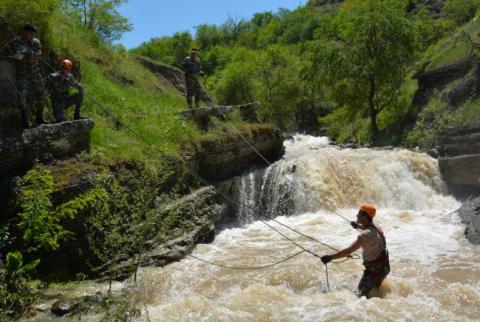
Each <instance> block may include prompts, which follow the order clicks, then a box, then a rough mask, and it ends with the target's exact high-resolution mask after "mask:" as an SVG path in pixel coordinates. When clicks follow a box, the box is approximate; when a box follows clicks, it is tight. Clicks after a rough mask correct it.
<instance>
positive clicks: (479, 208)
mask: <svg viewBox="0 0 480 322" xmlns="http://www.w3.org/2000/svg"><path fill="white" fill-rule="evenodd" d="M455 214H457V215H458V216H460V218H461V219H462V222H463V223H464V224H465V225H466V227H467V228H466V230H465V235H466V237H467V239H468V240H469V241H470V242H472V243H473V244H477V245H479V244H480V197H477V198H475V199H469V200H466V201H465V202H464V203H463V204H462V207H460V209H458V210H457V211H455Z"/></svg>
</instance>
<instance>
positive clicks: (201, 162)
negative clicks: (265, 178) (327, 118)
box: [194, 124, 285, 182]
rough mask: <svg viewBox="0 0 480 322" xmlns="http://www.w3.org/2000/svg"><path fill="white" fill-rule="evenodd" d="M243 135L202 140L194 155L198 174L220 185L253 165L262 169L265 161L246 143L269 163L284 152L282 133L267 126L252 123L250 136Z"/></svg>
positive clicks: (234, 134)
mask: <svg viewBox="0 0 480 322" xmlns="http://www.w3.org/2000/svg"><path fill="white" fill-rule="evenodd" d="M242 136H243V138H242V137H241V136H240V135H239V134H238V133H232V134H230V135H225V136H224V137H222V140H221V142H219V141H218V139H211V140H209V139H205V140H202V141H201V142H200V147H199V148H198V149H197V152H196V155H195V156H194V158H195V160H196V161H197V166H198V172H199V174H200V175H201V176H202V177H204V178H206V179H207V180H210V181H214V182H219V181H222V180H225V179H228V178H231V177H234V176H236V175H239V174H241V173H242V172H244V171H245V170H247V169H249V168H251V167H252V166H255V165H263V166H265V165H266V162H265V160H263V159H262V157H260V156H259V155H258V154H257V153H256V152H255V151H254V150H253V149H252V147H250V146H249V144H251V145H252V146H253V147H254V148H255V149H256V150H257V151H258V152H259V153H260V154H262V155H263V156H264V157H265V158H266V159H267V160H268V161H270V162H272V163H273V162H275V161H277V160H278V159H280V158H281V157H282V156H283V154H284V153H285V148H284V146H283V139H284V138H283V134H282V133H281V132H280V131H278V130H275V129H273V128H272V127H271V126H269V125H264V124H255V125H254V126H252V127H251V129H250V133H248V132H244V133H242ZM247 142H248V144H247Z"/></svg>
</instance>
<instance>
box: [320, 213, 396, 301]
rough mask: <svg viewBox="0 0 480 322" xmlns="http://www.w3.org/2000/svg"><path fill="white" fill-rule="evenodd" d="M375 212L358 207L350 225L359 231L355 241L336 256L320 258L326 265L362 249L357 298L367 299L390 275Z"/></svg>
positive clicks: (383, 242)
mask: <svg viewBox="0 0 480 322" xmlns="http://www.w3.org/2000/svg"><path fill="white" fill-rule="evenodd" d="M376 212H377V210H376V208H375V207H374V206H373V205H370V204H364V205H362V206H360V210H359V211H358V214H357V221H356V222H355V221H352V223H351V225H352V227H353V228H355V229H360V234H359V235H358V238H357V240H356V241H355V242H354V243H353V244H351V245H350V246H349V247H347V248H345V249H343V250H341V251H339V252H338V253H336V254H333V255H325V256H323V257H322V262H323V263H324V264H325V265H327V264H328V263H329V262H330V261H332V260H334V259H339V258H342V257H348V256H350V255H351V254H352V253H353V252H355V251H356V250H358V249H359V248H362V250H363V265H364V266H365V271H364V272H363V276H362V279H361V280H360V283H359V284H358V290H357V295H358V296H359V297H361V296H366V297H368V294H369V293H370V291H371V290H372V289H374V288H378V287H380V285H381V284H382V282H383V280H384V279H385V277H387V275H388V273H390V260H389V258H388V250H387V242H386V240H385V235H384V234H383V231H382V230H381V229H380V227H379V226H378V225H376V224H374V223H373V218H374V217H375V214H376Z"/></svg>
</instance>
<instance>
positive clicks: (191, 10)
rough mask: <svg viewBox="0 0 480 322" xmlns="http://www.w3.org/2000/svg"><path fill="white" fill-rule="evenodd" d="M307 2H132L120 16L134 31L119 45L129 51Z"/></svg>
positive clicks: (166, 0)
mask: <svg viewBox="0 0 480 322" xmlns="http://www.w3.org/2000/svg"><path fill="white" fill-rule="evenodd" d="M305 2H306V0H130V1H129V2H128V3H127V4H125V5H123V6H122V7H121V8H120V10H119V11H120V13H121V14H122V15H124V16H126V17H128V18H129V19H130V21H131V22H132V23H133V31H132V32H129V33H126V34H125V35H124V36H123V39H122V40H121V41H120V42H121V43H123V44H124V45H125V46H126V47H127V48H132V47H135V46H137V45H139V44H141V43H142V42H143V41H146V40H149V39H151V38H153V37H158V36H165V35H172V34H173V33H174V32H176V31H185V30H187V31H190V32H192V33H194V32H195V26H198V25H200V24H202V23H209V24H220V23H223V22H224V21H225V20H226V19H227V17H228V16H229V15H230V16H232V17H238V18H250V17H251V16H252V15H253V14H254V13H255V12H262V11H276V10H277V9H278V8H287V9H295V8H297V7H298V6H300V5H302V4H304V3H305Z"/></svg>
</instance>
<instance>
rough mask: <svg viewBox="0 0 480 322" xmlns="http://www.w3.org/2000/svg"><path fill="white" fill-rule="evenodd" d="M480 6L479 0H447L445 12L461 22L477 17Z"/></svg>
mask: <svg viewBox="0 0 480 322" xmlns="http://www.w3.org/2000/svg"><path fill="white" fill-rule="evenodd" d="M479 8H480V1H479V0H447V2H446V3H445V12H446V13H447V14H448V15H449V17H450V18H452V19H453V20H455V22H457V23H459V24H461V23H464V22H467V21H469V20H470V19H472V18H473V17H475V13H476V12H477V10H478V9H479Z"/></svg>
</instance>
